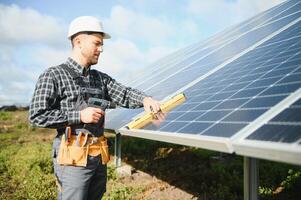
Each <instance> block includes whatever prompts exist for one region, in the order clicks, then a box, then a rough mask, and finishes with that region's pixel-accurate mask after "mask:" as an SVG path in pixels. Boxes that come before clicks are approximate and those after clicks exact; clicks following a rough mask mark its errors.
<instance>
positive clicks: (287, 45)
mask: <svg viewBox="0 0 301 200" xmlns="http://www.w3.org/2000/svg"><path fill="white" fill-rule="evenodd" d="M300 7H301V4H300V3H299V2H297V1H289V2H286V3H283V4H281V5H279V6H276V7H275V8H272V9H270V10H268V11H265V12H263V13H261V14H259V15H257V16H255V17H253V18H251V19H250V20H248V21H245V22H243V23H241V24H239V25H237V26H235V27H232V28H231V29H227V30H226V31H224V32H222V33H221V34H217V36H215V37H212V38H210V39H208V40H207V41H204V42H200V43H197V44H194V45H190V46H189V47H187V48H184V49H183V50H179V51H177V52H175V53H174V54H171V55H169V56H167V57H166V58H163V59H161V60H160V61H158V62H156V63H155V64H154V65H153V66H151V67H150V68H148V70H145V71H146V72H144V73H142V74H141V76H139V77H137V79H136V80H134V81H132V83H133V85H132V86H133V87H135V88H138V89H141V90H143V91H145V92H146V93H147V94H149V95H152V96H153V97H155V98H157V99H159V100H160V99H163V98H164V97H166V95H168V94H172V93H174V92H176V91H177V90H178V89H179V88H181V87H184V86H185V85H187V84H189V83H190V82H191V81H193V80H195V79H196V78H198V77H200V76H202V75H205V74H206V73H208V71H210V70H212V69H214V68H215V67H217V66H219V65H220V64H222V63H224V62H225V61H226V60H227V59H230V58H232V57H233V56H235V55H236V54H238V53H240V52H242V51H243V50H245V49H246V48H248V47H250V46H251V45H253V44H255V43H256V42H258V41H260V40H261V39H263V38H265V37H267V36H269V35H270V34H271V33H273V32H274V31H277V30H279V29H280V28H282V27H284V26H285V25H287V24H289V23H290V22H292V21H293V20H296V19H298V18H299V17H300V16H301V14H300V12H299V11H300ZM298 26H299V27H300V24H299V25H295V26H292V27H291V28H289V29H287V30H285V31H283V32H281V33H280V34H278V35H276V36H275V37H273V38H271V39H270V40H269V41H267V42H265V43H264V44H262V45H260V46H259V47H258V48H256V49H254V50H253V51H251V52H249V53H247V54H246V55H244V56H242V57H241V58H239V59H237V60H235V61H233V62H231V63H230V64H228V65H227V66H225V67H223V68H222V69H220V70H219V71H217V72H216V73H214V74H212V75H211V76H209V77H207V78H206V79H204V80H202V81H200V82H199V84H196V85H194V86H193V87H191V88H189V89H187V90H186V91H185V94H186V95H187V97H188V101H187V102H186V103H185V104H184V105H183V106H182V108H179V109H178V110H177V111H185V112H189V111H194V110H195V109H197V110H196V111H205V112H211V111H212V112H215V111H223V110H224V109H226V110H227V109H236V108H240V106H241V105H243V104H245V103H249V101H251V100H252V99H251V97H253V96H255V97H256V98H260V97H257V95H258V96H260V95H262V93H261V92H262V91H265V89H266V87H268V86H270V85H273V84H276V85H275V86H271V88H270V89H269V90H268V91H267V93H272V94H271V95H275V96H282V97H284V96H285V95H286V94H283V93H282V92H278V91H277V88H283V87H284V88H286V86H281V85H277V84H278V81H279V80H280V79H281V77H282V76H283V74H284V73H286V72H287V71H290V68H291V69H292V70H295V69H297V68H298V67H297V66H296V65H298V63H300V62H299V60H297V58H296V59H295V60H292V59H291V56H292V55H293V54H297V53H299V52H300V45H299V44H298V42H299V41H300V38H299V40H298V38H296V36H299V35H300V30H299V29H300V28H299V27H298ZM293 37H295V38H293ZM289 62H291V63H289ZM284 63H289V64H288V65H287V66H283V64H284ZM297 70H299V69H297ZM273 71H275V73H276V75H273V74H271V73H272V72H273ZM288 73H289V72H288ZM262 75H266V79H264V77H263V76H262ZM277 76H279V78H280V79H277ZM269 78H270V79H269ZM295 80H297V82H298V77H297V76H296V75H294V74H292V75H290V76H288V77H287V79H284V80H283V82H282V83H283V84H287V83H292V84H295V85H292V87H291V86H288V89H287V90H286V92H287V93H288V94H289V93H291V92H292V90H294V89H292V88H293V87H298V84H299V83H295V82H294V81H295ZM254 81H255V82H256V81H257V83H255V82H254ZM280 81H282V80H280ZM252 84H253V85H252ZM246 87H247V88H246ZM273 87H275V89H274V88H273ZM192 94H195V95H192ZM288 94H287V95H288ZM252 95H253V96H252ZM266 95H270V94H266ZM190 99H193V101H190ZM202 105H203V106H205V105H207V106H208V108H205V107H202ZM210 105H211V108H209V107H210ZM249 105H250V104H249ZM271 105H272V104H267V107H269V106H271ZM273 105H274V104H273ZM244 108H245V107H244ZM250 109H251V108H250ZM141 111H142V109H140V110H138V111H132V110H131V111H130V110H124V109H118V110H115V111H111V112H109V113H108V114H107V123H106V127H107V128H114V129H116V128H120V127H121V126H123V125H125V124H126V123H128V122H129V121H131V119H132V118H133V117H134V116H135V115H137V114H138V113H139V112H141ZM228 111H229V110H228ZM225 112H226V111H225ZM252 112H253V111H252ZM228 114H230V115H231V112H229V113H228ZM184 115H185V114H182V117H181V115H179V119H183V116H184ZM203 115H204V116H206V115H210V114H206V113H200V116H194V117H195V119H197V117H199V118H200V119H201V117H202V116H203ZM170 116H173V118H170V119H169V118H168V117H167V121H166V122H165V123H164V125H163V126H159V127H156V128H154V130H161V129H162V130H163V129H164V131H168V130H169V129H168V128H166V127H171V126H170V125H169V124H170V123H174V120H177V118H175V115H173V114H170ZM185 116H187V115H185ZM225 117H227V116H225ZM217 118H218V117H217ZM184 119H185V118H184ZM189 119H193V117H189ZM195 119H194V120H195ZM212 119H213V118H212ZM250 119H251V118H250ZM194 120H190V121H192V122H194ZM197 122H202V121H197ZM244 123H245V121H244ZM181 124H182V123H181ZM187 124H189V123H186V126H187ZM246 124H247V123H246ZM246 124H244V125H246ZM182 125H183V124H182ZM213 126H214V124H213ZM209 128H210V129H209V130H211V133H212V134H213V132H212V130H214V129H213V128H211V127H209ZM173 129H174V128H173ZM173 129H172V130H173ZM182 130H186V129H185V127H184V128H183V129H182ZM233 130H234V129H233ZM235 130H236V129H235ZM170 131H171V130H170ZM230 132H231V131H230ZM195 133H199V132H198V131H195ZM202 134H205V132H203V133H202ZM213 135H214V134H213ZM217 135H220V134H217ZM228 135H231V134H228Z"/></svg>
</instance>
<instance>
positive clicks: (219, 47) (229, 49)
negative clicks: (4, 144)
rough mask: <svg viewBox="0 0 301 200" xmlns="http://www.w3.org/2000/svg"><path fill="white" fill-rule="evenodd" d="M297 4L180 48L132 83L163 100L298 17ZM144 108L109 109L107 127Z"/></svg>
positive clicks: (119, 123)
mask: <svg viewBox="0 0 301 200" xmlns="http://www.w3.org/2000/svg"><path fill="white" fill-rule="evenodd" d="M296 7H300V4H298V5H296V2H287V3H286V4H282V5H279V6H277V7H275V8H273V9H270V10H268V11H266V12H264V13H262V14H260V15H258V16H256V17H253V18H251V19H250V20H248V21H246V22H244V23H241V24H239V25H238V26H236V27H233V28H231V29H230V30H228V31H227V30H226V31H224V32H222V33H221V34H217V36H214V37H212V38H210V39H208V40H207V41H205V42H200V43H197V44H194V45H190V46H188V47H187V48H184V49H183V50H179V51H178V52H176V53H175V54H172V55H170V56H168V57H167V58H165V59H161V60H160V61H159V62H157V63H156V64H155V65H152V66H151V67H150V69H149V68H148V69H147V70H145V71H146V72H145V74H142V75H141V76H140V77H139V76H138V77H137V80H136V81H134V83H133V84H132V86H133V87H135V88H138V89H141V90H143V91H145V92H146V93H148V94H149V95H151V96H153V97H155V98H157V99H159V100H162V99H164V98H166V96H167V95H166V94H172V93H174V92H175V91H177V90H178V89H179V88H181V87H184V86H185V85H187V84H189V83H190V82H192V81H194V80H195V79H196V78H198V77H199V76H201V75H205V74H206V73H208V72H209V71H210V70H212V69H213V68H214V67H216V66H218V65H219V64H221V63H223V62H224V61H225V60H227V59H230V58H232V57H233V56H234V55H236V54H237V53H239V52H241V51H243V50H244V49H246V48H247V47H249V46H250V45H252V44H253V43H255V42H258V41H259V40H261V39H262V38H264V37H266V36H268V35H269V34H271V33H272V32H273V31H275V30H277V29H279V28H280V27H281V26H284V25H286V24H287V23H288V22H289V21H291V20H294V19H295V18H297V17H298V14H292V13H291V12H293V11H294V10H295V9H296ZM291 14H292V15H291ZM250 27H252V28H250ZM171 83H172V84H171ZM140 112H142V109H140V110H138V111H137V110H135V111H129V110H125V109H118V110H115V111H112V112H110V113H108V118H109V119H110V120H109V121H108V122H107V128H111V129H118V128H120V127H121V126H123V125H125V124H126V123H127V122H129V121H130V120H131V119H132V118H133V117H134V116H136V115H137V114H138V113H140Z"/></svg>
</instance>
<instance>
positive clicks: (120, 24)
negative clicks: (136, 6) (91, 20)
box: [105, 6, 172, 44]
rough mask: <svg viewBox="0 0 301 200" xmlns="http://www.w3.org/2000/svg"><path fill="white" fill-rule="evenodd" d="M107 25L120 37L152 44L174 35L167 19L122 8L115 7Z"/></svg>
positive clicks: (106, 21)
mask: <svg viewBox="0 0 301 200" xmlns="http://www.w3.org/2000/svg"><path fill="white" fill-rule="evenodd" d="M105 23H106V26H107V27H108V29H109V30H111V31H113V32H114V33H116V34H117V35H118V36H120V37H124V38H128V39H131V40H135V41H145V42H149V43H151V44H159V43H160V42H162V41H164V40H165V39H166V38H167V37H168V36H169V35H170V34H171V33H172V27H170V25H169V23H168V22H167V20H166V19H160V18H158V17H154V16H146V15H143V14H140V13H136V12H133V11H131V10H128V9H126V8H124V7H122V6H115V7H113V8H112V11H111V16H110V18H109V19H107V20H105Z"/></svg>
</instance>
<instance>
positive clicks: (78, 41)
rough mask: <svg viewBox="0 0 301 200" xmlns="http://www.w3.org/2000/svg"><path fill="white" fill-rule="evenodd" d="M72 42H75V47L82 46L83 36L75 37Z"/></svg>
mask: <svg viewBox="0 0 301 200" xmlns="http://www.w3.org/2000/svg"><path fill="white" fill-rule="evenodd" d="M72 43H73V46H74V47H75V46H78V47H80V46H81V37H80V35H78V36H76V37H74V38H73V40H72Z"/></svg>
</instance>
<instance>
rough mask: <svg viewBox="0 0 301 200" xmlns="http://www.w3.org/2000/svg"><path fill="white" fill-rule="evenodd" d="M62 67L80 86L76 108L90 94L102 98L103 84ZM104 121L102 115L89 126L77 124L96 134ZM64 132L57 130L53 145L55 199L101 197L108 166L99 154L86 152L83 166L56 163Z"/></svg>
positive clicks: (101, 130) (85, 104)
mask: <svg viewBox="0 0 301 200" xmlns="http://www.w3.org/2000/svg"><path fill="white" fill-rule="evenodd" d="M62 67H63V68H64V69H65V70H66V71H68V73H69V74H70V75H71V76H72V77H73V80H74V81H75V82H76V84H77V85H79V87H80V95H78V99H77V103H76V109H78V110H82V109H83V108H85V107H87V106H90V105H88V104H87V102H88V99H89V98H90V97H93V98H104V91H105V89H104V88H100V89H97V88H96V86H95V87H93V86H92V87H91V85H89V84H86V83H85V82H84V81H83V80H82V78H83V77H78V76H77V75H76V74H75V73H74V72H72V70H70V69H69V68H68V66H67V65H62ZM92 75H93V74H92ZM87 78H89V77H87ZM102 86H103V84H102ZM98 88H99V86H98ZM103 124H104V117H102V118H101V119H100V121H99V122H98V123H97V124H93V125H92V124H89V128H87V127H86V126H84V125H78V127H76V128H81V129H83V128H84V129H88V131H89V132H91V133H92V134H93V135H94V136H97V137H99V136H102V135H103V132H104V130H103ZM76 128H75V129H76ZM63 132H64V130H58V134H57V136H56V137H55V139H54V141H53V147H52V157H53V165H54V173H55V176H56V178H57V183H58V199H59V200H67V199H68V200H69V199H70V200H71V199H72V200H83V199H89V200H93V199H95V200H96V199H97V200H100V199H101V198H102V196H103V194H104V193H105V191H106V181H107V166H106V165H103V164H102V163H101V156H95V157H92V156H88V161H87V166H86V167H79V166H62V165H59V164H58V163H57V155H58V152H59V147H60V143H61V136H62V133H63Z"/></svg>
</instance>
